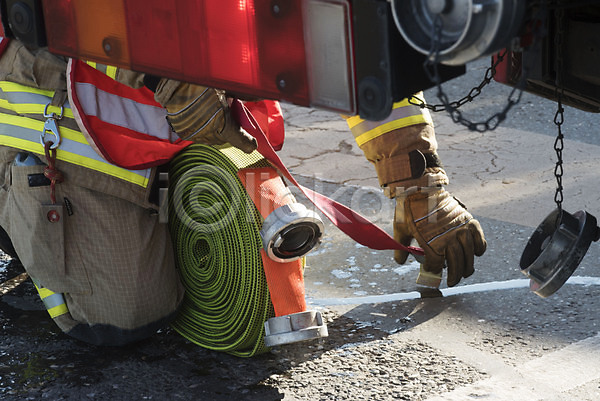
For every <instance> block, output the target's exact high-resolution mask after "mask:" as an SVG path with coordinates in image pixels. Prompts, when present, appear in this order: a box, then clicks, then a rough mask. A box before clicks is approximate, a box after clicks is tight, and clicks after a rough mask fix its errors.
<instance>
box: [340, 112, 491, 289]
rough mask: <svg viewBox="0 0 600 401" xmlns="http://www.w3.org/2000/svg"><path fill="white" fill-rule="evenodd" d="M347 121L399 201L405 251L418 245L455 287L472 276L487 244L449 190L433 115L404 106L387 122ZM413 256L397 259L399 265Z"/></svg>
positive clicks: (398, 228)
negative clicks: (406, 246)
mask: <svg viewBox="0 0 600 401" xmlns="http://www.w3.org/2000/svg"><path fill="white" fill-rule="evenodd" d="M347 121H348V124H349V126H350V128H351V130H352V132H353V134H354V136H355V138H356V140H357V143H358V145H359V146H360V148H361V149H362V150H363V152H364V154H365V156H366V158H367V159H368V160H369V161H370V162H371V163H373V164H374V166H375V169H376V171H377V176H378V178H379V183H380V185H381V186H382V187H383V189H384V191H385V193H386V194H387V195H388V196H389V197H390V198H395V199H396V211H395V216H394V220H395V222H394V238H395V239H396V240H397V241H398V242H400V243H402V244H404V245H408V244H410V242H411V240H412V239H413V238H414V239H416V240H417V242H418V243H419V245H420V246H421V247H422V248H423V249H424V250H425V262H424V264H423V268H424V269H425V271H426V272H430V273H433V274H441V272H442V269H443V268H444V267H446V266H447V267H448V278H447V281H448V285H449V286H454V285H456V284H457V283H458V282H459V281H460V279H461V278H463V277H468V276H470V275H471V274H472V273H473V271H474V269H473V265H474V256H475V255H477V256H480V255H482V254H483V253H484V252H485V248H486V242H485V239H484V235H483V232H482V230H481V227H480V225H479V222H478V221H477V220H475V219H474V218H473V216H471V214H470V213H469V212H467V210H466V208H465V207H464V205H463V204H462V203H460V202H459V201H458V200H457V199H456V198H454V197H453V196H452V195H450V194H449V193H448V192H447V191H446V190H445V189H444V187H443V186H444V185H446V184H448V177H447V176H446V173H445V171H444V169H443V167H442V164H441V160H440V158H439V157H438V155H437V152H436V151H437V142H436V139H435V131H434V128H433V124H432V122H431V118H430V117H429V115H428V113H427V112H426V111H422V110H421V109H419V108H418V107H416V106H412V105H409V104H408V102H406V101H404V102H400V103H397V104H396V105H395V108H394V110H393V112H392V115H391V116H390V117H389V118H388V119H387V120H386V121H379V122H371V121H364V120H361V119H359V118H358V117H351V118H349V119H348V120H347ZM407 256H408V254H407V253H406V252H404V251H395V254H394V257H395V259H396V261H397V262H398V263H404V262H405V261H406V258H407Z"/></svg>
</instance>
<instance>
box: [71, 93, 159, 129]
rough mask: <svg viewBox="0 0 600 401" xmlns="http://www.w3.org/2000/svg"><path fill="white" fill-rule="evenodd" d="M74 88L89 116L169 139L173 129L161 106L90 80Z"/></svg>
mask: <svg viewBox="0 0 600 401" xmlns="http://www.w3.org/2000/svg"><path fill="white" fill-rule="evenodd" d="M75 88H76V89H75V90H76V91H77V97H78V99H79V102H80V103H81V107H82V109H83V112H84V113H85V114H86V115H88V116H94V117H97V118H99V119H100V120H102V121H104V122H106V123H108V124H112V125H116V126H119V127H124V128H127V129H130V130H133V131H137V132H141V133H144V134H147V135H152V136H155V137H157V138H161V139H170V133H171V129H170V127H169V124H168V123H167V120H166V115H167V114H166V111H165V109H163V108H162V107H157V106H151V105H147V104H143V103H139V102H136V101H134V100H131V99H127V98H124V97H121V96H117V95H113V94H111V93H108V92H106V91H103V90H101V89H98V88H97V87H96V86H94V85H92V84H89V83H84V82H77V83H75ZM100 105H102V107H100Z"/></svg>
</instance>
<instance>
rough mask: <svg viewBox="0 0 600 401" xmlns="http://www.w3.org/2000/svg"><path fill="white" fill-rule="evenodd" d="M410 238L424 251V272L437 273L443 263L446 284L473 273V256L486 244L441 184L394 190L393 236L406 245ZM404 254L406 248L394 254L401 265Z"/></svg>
mask: <svg viewBox="0 0 600 401" xmlns="http://www.w3.org/2000/svg"><path fill="white" fill-rule="evenodd" d="M413 238H414V239H416V240H417V242H418V243H419V245H420V246H421V247H422V248H423V250H424V251H425V262H424V264H423V268H424V270H425V271H427V272H430V273H434V274H440V273H441V272H442V269H443V268H444V266H445V265H447V267H448V278H447V282H448V286H449V287H453V286H455V285H456V284H458V282H459V281H460V280H461V279H462V278H463V277H464V278H466V277H469V276H470V275H471V274H473V272H474V268H473V264H474V257H475V255H476V256H481V255H483V253H484V252H485V249H486V247H487V243H486V241H485V237H484V235H483V231H482V229H481V226H480V225H479V222H478V221H477V220H475V219H474V218H473V216H471V214H470V213H469V212H467V210H466V209H465V207H464V205H463V204H462V203H460V202H459V201H458V200H457V199H456V198H454V197H453V196H452V195H450V193H448V191H446V190H445V189H444V188H442V187H433V188H421V189H415V188H413V189H412V190H408V191H406V192H404V193H401V194H398V193H396V213H395V216H394V239H395V240H396V241H398V242H400V243H402V244H404V245H409V244H410V242H411V240H412V239H413ZM407 256H408V253H407V252H406V251H401V250H397V251H395V253H394V259H395V260H396V262H398V263H401V264H402V263H405V262H406V258H407Z"/></svg>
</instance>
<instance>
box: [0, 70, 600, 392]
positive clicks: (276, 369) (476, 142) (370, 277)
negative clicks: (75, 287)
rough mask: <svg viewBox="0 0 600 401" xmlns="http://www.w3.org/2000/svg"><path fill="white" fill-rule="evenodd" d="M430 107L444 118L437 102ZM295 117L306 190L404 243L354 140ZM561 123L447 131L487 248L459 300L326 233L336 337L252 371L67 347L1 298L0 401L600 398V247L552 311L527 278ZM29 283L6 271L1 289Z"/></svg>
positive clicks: (316, 120)
mask: <svg viewBox="0 0 600 401" xmlns="http://www.w3.org/2000/svg"><path fill="white" fill-rule="evenodd" d="M485 68H486V64H485V63H479V62H478V63H474V64H473V65H472V66H470V71H469V73H468V74H467V75H466V76H465V77H463V78H460V79H457V80H455V81H452V82H451V83H448V84H447V85H445V87H446V88H447V89H446V90H447V91H448V92H450V97H451V98H458V97H459V96H453V93H454V92H456V93H461V94H464V93H465V92H467V91H468V89H470V87H472V86H476V85H477V84H478V81H479V80H480V77H481V76H482V75H483V73H484V72H485ZM509 92H510V90H509V89H508V88H506V87H503V86H502V85H498V84H496V85H494V86H493V87H492V88H490V91H488V92H485V93H484V95H482V97H484V99H482V100H480V101H478V103H477V107H475V106H473V105H467V106H465V109H466V110H467V111H466V112H468V113H469V115H470V116H471V117H473V118H483V117H485V116H487V115H489V114H490V113H491V111H497V108H498V107H501V106H502V105H503V104H504V102H505V101H506V97H507V96H508V93H509ZM427 98H428V99H429V100H430V101H431V102H433V103H435V96H434V92H432V91H429V92H428V93H427ZM490 110H491V111H490ZM284 112H285V114H286V119H287V124H288V125H287V134H288V137H287V139H286V145H285V146H284V149H283V150H282V152H281V156H282V158H283V159H284V160H285V162H286V164H287V165H288V167H290V169H291V170H292V172H293V173H294V174H295V176H296V177H297V178H298V180H299V181H300V182H301V183H302V184H303V185H305V186H308V187H310V188H314V189H315V190H318V191H320V192H322V193H324V194H327V195H329V196H332V197H333V198H335V199H336V200H338V201H341V202H342V203H345V204H347V205H349V206H351V207H352V208H354V209H355V210H358V211H359V212H361V213H362V214H364V215H365V216H367V217H369V218H370V219H371V220H373V221H374V222H376V223H377V224H378V225H380V226H381V227H382V228H384V229H385V230H387V231H388V232H391V223H390V218H391V215H392V210H393V203H392V202H391V201H390V200H388V199H387V198H385V197H383V196H382V195H381V194H380V192H379V190H378V189H377V188H376V186H377V180H376V176H375V173H374V170H373V169H372V167H371V166H370V165H369V164H368V163H367V162H366V161H365V160H364V156H363V155H362V152H361V151H360V150H359V149H358V148H357V147H356V145H355V144H354V143H353V139H352V137H351V135H350V134H349V132H348V130H347V127H346V126H345V123H344V122H343V121H342V120H341V119H340V118H339V117H338V116H336V115H334V114H332V113H327V112H323V111H317V110H307V109H303V108H297V107H293V106H288V105H286V106H285V107H284ZM554 113H555V106H554V105H553V104H552V103H551V102H549V101H546V100H542V99H539V98H537V97H534V96H528V95H526V96H524V98H523V101H522V103H521V105H519V106H517V108H516V110H514V111H513V112H511V114H509V119H508V120H507V121H506V122H505V124H503V125H502V126H501V127H500V128H498V129H497V130H495V131H492V132H488V133H485V134H480V133H471V132H468V131H467V130H466V129H464V128H462V127H460V126H456V125H454V124H452V122H451V121H450V119H449V118H448V117H447V116H445V115H438V114H436V115H435V116H434V119H435V121H436V127H437V128H436V129H437V137H438V141H439V144H440V149H439V153H440V156H441V158H442V160H443V162H444V164H445V166H446V169H447V171H448V173H449V175H450V178H451V181H452V182H451V184H450V186H449V189H450V190H451V191H452V192H453V193H454V194H455V195H457V196H458V197H459V198H460V199H461V200H462V201H463V202H464V203H465V204H467V206H468V207H469V210H470V211H471V213H472V214H473V215H474V216H475V217H476V218H477V219H478V220H479V221H480V222H481V225H482V227H483V229H484V231H485V233H486V238H487V240H488V250H487V252H486V253H485V255H484V256H483V257H481V258H478V259H477V260H476V271H475V274H474V275H473V276H471V277H469V278H468V279H465V280H463V281H461V283H460V284H459V286H458V287H456V290H454V289H452V290H451V289H448V288H446V286H445V285H444V284H443V285H442V287H441V289H440V291H439V292H435V291H423V290H422V289H420V288H419V287H418V286H417V285H416V284H415V278H416V275H417V272H418V263H416V262H415V261H414V260H412V259H409V262H408V263H407V264H405V265H403V266H399V265H397V264H396V263H395V262H394V261H393V259H392V253H391V252H390V251H373V250H370V249H368V248H365V247H363V246H361V245H358V244H356V243H354V242H353V241H352V240H350V239H348V238H347V237H346V236H344V235H343V234H342V233H341V232H340V231H339V230H337V229H336V228H335V227H333V226H332V224H331V223H329V222H327V221H326V235H325V237H324V238H323V243H322V245H321V247H320V248H319V249H318V250H316V251H315V252H313V253H311V254H310V255H309V257H308V258H307V263H308V265H307V267H306V271H305V276H306V277H305V279H306V291H307V301H308V303H309V305H311V307H314V308H318V309H319V310H321V311H322V312H323V313H324V316H325V318H326V320H327V324H328V328H329V333H330V336H329V337H328V338H326V339H323V340H318V341H313V342H306V343H300V344H296V345H290V346H284V347H278V348H275V349H273V350H272V351H271V352H270V353H267V354H264V355H260V356H257V357H254V358H251V359H240V358H235V357H232V356H229V355H227V354H222V353H217V352H213V351H208V350H205V349H202V348H200V347H198V346H196V345H193V344H191V343H189V342H188V341H186V340H185V339H183V338H182V337H180V336H179V335H178V334H176V333H175V332H173V331H172V330H170V329H166V330H164V331H162V332H160V333H158V334H157V335H156V336H154V337H153V338H151V339H148V340H146V341H143V342H141V343H139V344H136V345H134V346H131V347H126V348H104V347H92V346H88V345H85V344H83V343H80V342H77V341H75V340H72V339H70V338H69V337H67V336H65V335H63V334H62V333H60V331H59V330H58V329H57V328H56V327H55V326H54V325H53V323H52V322H51V320H50V319H49V317H48V316H47V314H46V312H45V311H44V310H43V306H42V304H41V302H40V301H39V300H38V298H37V295H36V293H35V289H34V288H33V286H32V284H31V282H30V281H26V282H25V283H23V284H21V285H20V286H18V287H17V288H16V289H15V290H13V291H11V292H10V293H9V294H6V295H3V296H1V298H0V324H1V325H2V331H1V332H0V337H1V341H0V399H2V400H11V401H12V400H26V399H31V400H37V399H50V400H62V399H65V400H71V399H72V400H82V399H90V400H94V399H96V400H144V399H154V400H165V399H169V400H171V399H172V400H177V399H181V400H192V399H193V400H196V399H200V400H226V399H227V400H229V399H232V398H235V399H240V400H282V399H283V400H359V399H364V400H392V399H405V400H461V401H462V400H475V399H486V400H514V399H524V400H525V399H526V400H553V401H554V400H573V399H578V400H590V401H591V400H597V399H600V337H599V336H598V332H599V331H600V328H599V327H598V325H599V324H600V320H599V316H598V312H597V311H598V309H596V308H597V307H600V298H599V295H600V285H599V284H600V249H599V247H598V244H596V243H593V244H592V245H591V247H590V250H589V251H588V253H587V255H586V256H585V258H584V259H583V261H582V263H581V265H580V266H579V268H578V269H577V271H576V273H575V276H577V277H578V279H577V281H575V280H573V282H572V283H569V284H566V285H565V286H564V287H563V288H561V289H560V290H559V291H558V292H557V293H556V294H554V295H553V296H552V297H550V298H547V299H542V298H540V297H538V296H536V295H535V294H533V293H531V292H530V291H529V290H528V288H527V287H528V282H527V280H526V279H525V276H524V275H522V274H521V272H520V268H519V259H520V257H521V253H522V251H523V249H524V247H525V244H526V243H527V240H528V238H529V236H530V235H531V233H532V232H533V230H534V229H535V227H536V226H537V225H538V224H539V223H540V222H541V221H542V220H543V219H544V217H545V216H546V215H547V214H548V213H549V212H550V211H551V210H552V209H553V208H554V204H553V199H554V191H555V185H556V182H555V179H554V176H553V169H554V163H555V155H554V150H553V143H554V136H555V135H556V129H555V127H554V126H553V124H552V119H553V117H554ZM599 119H600V116H597V115H593V114H587V113H583V112H578V111H576V110H572V109H567V113H566V114H565V135H566V137H567V140H566V144H565V152H564V157H565V177H564V184H565V208H566V209H567V210H568V211H571V212H574V211H576V210H579V209H584V208H585V209H586V210H588V211H589V212H591V213H592V214H598V213H600V203H599V202H598V200H599V198H600V191H599V190H598V185H597V183H598V182H599V178H600V161H599V160H598V154H600V132H598V131H599V130H598V128H597V127H598V123H599V122H600V120H599ZM298 197H299V198H301V197H300V196H299V195H298ZM22 271H23V270H22V267H21V266H20V265H19V264H18V262H15V261H9V260H7V259H5V260H3V261H2V264H0V283H2V282H4V281H6V280H7V279H9V278H12V277H15V276H17V275H18V274H20V273H21V272H22ZM419 290H420V291H421V292H419ZM348 299H351V301H348Z"/></svg>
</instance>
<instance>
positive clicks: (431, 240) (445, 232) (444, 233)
mask: <svg viewBox="0 0 600 401" xmlns="http://www.w3.org/2000/svg"><path fill="white" fill-rule="evenodd" d="M471 220H472V219H469V220H467V221H465V222H464V223H461V224H459V225H457V226H454V227H451V228H449V229H448V230H446V231H444V232H443V233H441V234H438V235H436V236H435V237H433V238H432V239H430V240H429V241H427V245H430V244H431V243H432V242H433V241H435V240H436V239H438V238H440V237H441V236H443V235H446V234H448V233H449V232H450V231H454V230H456V229H457V228H460V227H462V226H464V225H465V224H467V223H468V222H470V221H471Z"/></svg>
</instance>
